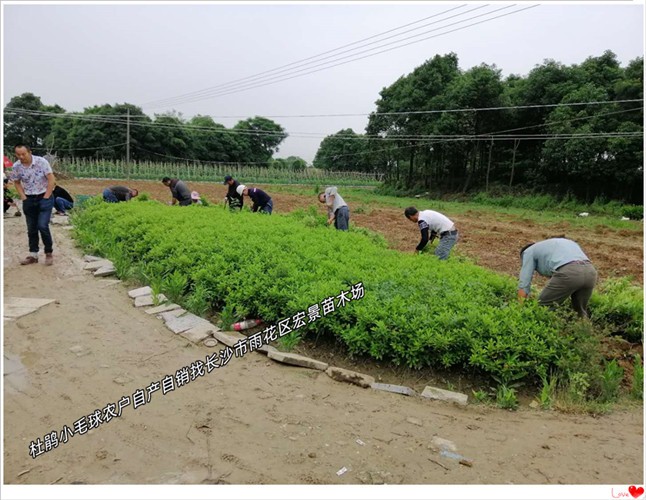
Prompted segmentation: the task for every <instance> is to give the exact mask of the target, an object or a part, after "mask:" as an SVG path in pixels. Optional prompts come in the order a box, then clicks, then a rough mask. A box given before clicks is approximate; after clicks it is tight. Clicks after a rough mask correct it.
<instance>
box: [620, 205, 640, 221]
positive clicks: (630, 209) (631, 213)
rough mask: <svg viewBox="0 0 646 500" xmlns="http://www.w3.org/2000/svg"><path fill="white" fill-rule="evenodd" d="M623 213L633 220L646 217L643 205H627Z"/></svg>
mask: <svg viewBox="0 0 646 500" xmlns="http://www.w3.org/2000/svg"><path fill="white" fill-rule="evenodd" d="M621 215H623V216H624V217H628V218H629V219H632V220H641V219H643V218H644V206H643V205H626V206H624V207H623V209H622V211H621Z"/></svg>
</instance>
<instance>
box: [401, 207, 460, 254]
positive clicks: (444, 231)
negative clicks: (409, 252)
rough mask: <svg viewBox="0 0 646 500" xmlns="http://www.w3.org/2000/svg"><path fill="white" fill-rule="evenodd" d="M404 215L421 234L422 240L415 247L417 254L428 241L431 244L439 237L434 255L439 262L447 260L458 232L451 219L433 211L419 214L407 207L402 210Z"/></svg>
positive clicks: (414, 209) (413, 208) (456, 240)
mask: <svg viewBox="0 0 646 500" xmlns="http://www.w3.org/2000/svg"><path fill="white" fill-rule="evenodd" d="M404 215H405V216H406V218H407V219H408V220H409V221H411V222H416V223H417V225H418V226H419V230H420V232H421V233H422V239H421V240H420V242H419V244H418V245H417V247H415V250H416V251H417V252H421V251H422V250H424V247H425V246H426V244H427V243H429V241H430V242H431V243H433V240H434V239H435V238H436V237H438V236H439V238H440V242H439V243H438V245H437V248H436V249H435V255H436V256H437V257H438V258H439V259H440V260H446V259H448V258H449V254H450V253H451V248H453V246H454V245H455V244H456V243H457V242H458V230H457V229H455V224H453V222H452V221H451V219H449V218H448V217H446V216H445V215H442V214H441V213H439V212H434V211H433V210H422V211H421V212H420V211H418V210H417V209H416V208H415V207H408V208H407V209H406V210H404Z"/></svg>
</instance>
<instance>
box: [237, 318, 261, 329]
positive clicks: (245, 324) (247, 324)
mask: <svg viewBox="0 0 646 500" xmlns="http://www.w3.org/2000/svg"><path fill="white" fill-rule="evenodd" d="M261 323H262V320H261V319H248V320H245V321H240V322H239V323H234V324H233V325H231V326H232V328H233V329H234V330H236V331H238V332H239V331H240V330H246V329H247V328H253V327H254V326H258V325H260V324H261Z"/></svg>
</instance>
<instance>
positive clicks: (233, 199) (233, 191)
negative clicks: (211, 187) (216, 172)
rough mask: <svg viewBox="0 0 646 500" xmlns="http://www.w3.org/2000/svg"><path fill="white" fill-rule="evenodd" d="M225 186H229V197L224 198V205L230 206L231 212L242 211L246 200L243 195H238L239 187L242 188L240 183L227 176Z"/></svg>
mask: <svg viewBox="0 0 646 500" xmlns="http://www.w3.org/2000/svg"><path fill="white" fill-rule="evenodd" d="M224 185H226V186H229V189H228V190H227V195H226V196H225V197H224V203H225V204H226V203H228V204H229V210H231V211H233V210H236V209H237V210H242V207H243V205H244V200H243V198H242V195H241V194H238V186H240V183H239V182H238V181H237V180H235V179H234V178H233V177H231V176H230V175H227V176H226V177H225V178H224Z"/></svg>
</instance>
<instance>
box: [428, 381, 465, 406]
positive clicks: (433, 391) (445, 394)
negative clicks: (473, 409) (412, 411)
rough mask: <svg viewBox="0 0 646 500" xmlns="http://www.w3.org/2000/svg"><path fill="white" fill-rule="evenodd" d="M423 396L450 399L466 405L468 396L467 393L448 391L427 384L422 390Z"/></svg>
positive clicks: (441, 399)
mask: <svg viewBox="0 0 646 500" xmlns="http://www.w3.org/2000/svg"><path fill="white" fill-rule="evenodd" d="M422 397H423V398H427V399H437V400H439V401H448V402H450V403H457V404H459V405H461V406H466V405H467V401H468V399H469V398H468V397H467V395H466V394H462V393H460V392H453V391H447V390H444V389H439V388H437V387H431V386H430V385H427V386H426V387H425V388H424V392H422Z"/></svg>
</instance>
